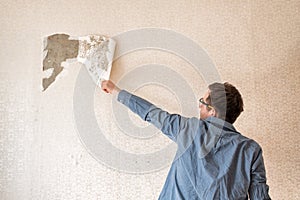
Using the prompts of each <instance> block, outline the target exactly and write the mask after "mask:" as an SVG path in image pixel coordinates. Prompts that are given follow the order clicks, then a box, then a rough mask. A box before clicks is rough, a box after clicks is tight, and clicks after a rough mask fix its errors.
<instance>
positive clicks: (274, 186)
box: [0, 0, 300, 200]
mask: <svg viewBox="0 0 300 200" xmlns="http://www.w3.org/2000/svg"><path fill="white" fill-rule="evenodd" d="M0 5H1V6H0V16H1V20H0V27H1V30H0V34H1V36H0V41H1V42H0V49H1V51H0V59H1V64H0V72H1V73H0V76H1V78H0V82H1V86H0V94H1V101H0V109H1V110H0V112H1V118H0V156H1V157H0V199H7V200H8V199H9V200H12V199H157V197H158V195H159V193H160V191H161V188H162V186H163V183H164V180H165V177H166V175H167V172H168V167H169V164H167V165H166V166H165V167H164V168H162V169H160V170H156V171H153V172H151V173H126V172H121V171H119V170H118V169H117V168H111V167H110V166H107V165H105V164H104V163H101V162H98V161H97V160H96V159H95V158H94V157H93V156H92V155H91V154H90V152H89V151H88V149H87V148H85V147H84V145H83V144H82V143H81V140H80V137H79V134H78V130H77V128H76V122H75V120H74V107H73V101H74V90H75V83H76V80H77V76H78V74H79V71H80V69H81V65H79V64H78V63H73V64H65V66H67V67H68V69H67V70H66V71H65V76H63V77H62V78H60V79H59V80H57V81H56V83H55V84H53V85H52V86H51V87H49V88H48V89H47V91H45V92H41V89H40V87H41V79H42V71H41V69H42V59H43V57H42V50H43V49H42V48H43V38H44V37H45V36H48V35H51V34H53V33H57V32H59V33H67V34H69V35H71V36H81V35H87V34H105V35H108V36H115V35H118V34H121V33H124V32H127V31H129V30H133V29H139V28H146V27H155V28H163V29H168V30H172V31H175V32H178V33H180V34H182V35H184V36H185V37H187V38H190V39H191V40H192V41H194V42H195V43H197V44H198V45H199V46H201V47H202V48H203V49H204V50H205V51H206V52H207V54H208V55H209V57H210V58H211V59H212V61H213V63H214V65H215V66H216V69H217V71H218V73H219V75H220V78H221V80H222V81H228V82H231V83H232V84H234V85H236V86H237V88H238V89H239V90H240V92H241V93H242V95H243V97H244V103H245V111H244V112H243V114H242V115H241V117H240V118H239V119H238V121H237V122H236V123H235V126H236V128H237V129H238V130H239V131H240V132H242V133H243V134H244V135H246V136H248V137H251V138H253V139H255V140H256V141H257V142H258V143H259V144H260V145H261V146H262V148H263V150H264V159H265V165H266V170H267V177H268V184H269V186H270V195H271V197H272V198H273V199H300V198H299V192H298V184H299V177H300V171H299V170H300V159H299V158H300V153H299V143H300V141H299V138H300V137H299V133H298V130H299V128H300V126H299V116H298V114H299V111H300V110H299V107H300V104H299V98H300V95H299V83H300V81H299V76H300V70H299V63H300V62H299V58H300V57H299V38H300V37H299V36H300V34H299V33H300V26H299V21H300V17H299V16H300V15H299V7H300V3H299V1H286V2H284V1H266V0H265V1H222V2H220V1H210V2H206V1H189V0H188V1H178V2H176V3H175V2H173V1H158V0H157V1H156V0H154V1H95V0H87V1H77V0H75V1H66V2H62V1H55V0H53V1H30V0H24V1H5V2H4V1H2V2H0ZM149 63H156V64H162V65H166V66H169V68H171V69H172V70H174V71H176V72H178V73H179V74H180V75H181V77H183V78H184V79H185V80H186V81H187V83H188V84H189V86H190V88H191V89H192V90H193V91H194V93H195V96H197V97H201V95H202V94H203V92H204V91H205V87H206V82H205V77H201V76H198V75H195V74H196V73H194V72H195V71H194V68H193V67H192V66H191V65H190V64H189V63H187V62H186V61H185V60H183V59H182V58H180V57H178V56H176V55H174V54H171V53H168V52H165V51H157V50H150V49H149V50H145V49H144V50H142V51H136V52H132V53H129V54H126V55H124V56H122V57H121V58H119V59H118V60H116V61H115V62H114V65H113V71H112V75H111V79H112V80H113V81H115V82H118V81H119V80H120V79H121V78H122V77H123V76H124V75H126V74H127V73H129V72H130V71H132V70H135V69H137V68H138V67H140V66H142V65H145V64H149ZM169 79H172V77H169ZM120 86H121V87H124V88H126V87H129V85H120ZM157 91H160V92H159V93H157ZM136 93H137V94H139V95H142V96H144V97H146V98H148V99H149V100H152V101H154V102H155V103H157V104H159V105H164V106H165V108H166V109H170V110H171V111H174V112H181V111H182V110H180V109H179V107H178V106H179V105H182V104H184V103H183V102H178V101H176V98H173V97H174V94H172V92H171V91H170V90H168V88H163V87H162V86H161V85H155V84H153V85H145V86H143V87H141V88H138V89H137V90H136ZM172 95H173V96H172ZM175 96H176V95H175ZM111 99H112V97H111V96H109V95H106V94H104V93H103V92H101V91H100V89H96V90H95V94H94V100H95V102H94V108H95V116H96V118H97V121H98V124H99V127H101V129H102V130H105V131H104V132H105V137H106V138H107V139H108V140H109V141H111V143H112V144H113V145H115V146H116V147H118V148H120V149H123V150H124V151H129V152H133V153H145V152H151V151H155V150H156V149H155V148H161V146H159V145H156V146H155V144H157V143H159V142H160V143H161V144H162V145H166V144H169V140H167V139H166V138H165V137H164V136H160V135H158V134H156V135H155V137H154V138H152V139H151V140H149V141H148V142H149V143H148V142H147V141H145V140H141V139H134V138H131V137H129V136H124V134H122V131H121V130H120V129H118V128H117V122H116V121H115V120H113V119H114V118H113V113H112V109H111V104H112V100H111ZM196 104H197V102H196V100H195V103H192V104H191V105H195V109H197V107H196ZM130 116H131V120H132V121H134V122H136V123H138V124H139V126H146V125H145V124H143V123H142V122H141V121H139V119H137V118H135V117H134V116H133V115H132V114H130ZM160 143H159V144H160ZM107 153H108V154H109V152H107ZM112 159H113V158H112Z"/></svg>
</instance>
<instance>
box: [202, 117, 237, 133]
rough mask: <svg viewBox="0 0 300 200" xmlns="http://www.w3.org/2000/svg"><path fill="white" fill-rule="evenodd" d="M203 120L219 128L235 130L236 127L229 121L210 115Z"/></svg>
mask: <svg viewBox="0 0 300 200" xmlns="http://www.w3.org/2000/svg"><path fill="white" fill-rule="evenodd" d="M204 121H206V122H208V123H211V124H213V125H215V126H217V127H219V128H221V129H223V130H226V131H233V132H237V131H236V129H235V128H234V126H233V125H232V124H231V123H229V122H226V121H225V120H223V119H220V118H217V117H213V116H210V117H208V118H206V119H205V120H204Z"/></svg>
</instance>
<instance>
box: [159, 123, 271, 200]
mask: <svg viewBox="0 0 300 200" xmlns="http://www.w3.org/2000/svg"><path fill="white" fill-rule="evenodd" d="M196 120H198V119H193V118H192V119H189V120H187V121H186V125H185V130H181V131H180V132H179V134H181V135H179V136H178V138H177V140H176V142H177V144H178V152H177V155H176V157H175V160H174V162H173V164H172V167H171V169H170V172H169V174H168V177H167V181H166V183H165V185H164V188H163V190H162V193H161V195H160V199H248V195H247V194H248V190H249V188H251V191H250V190H249V194H250V195H252V194H253V196H252V197H251V199H263V197H265V198H266V199H267V198H268V196H267V191H268V187H267V185H266V183H265V177H264V176H265V175H264V174H265V173H264V166H263V161H262V155H261V148H260V146H259V145H258V144H257V143H256V142H255V141H253V140H250V139H248V138H246V137H244V136H242V135H241V134H240V133H238V132H237V131H236V130H235V128H234V127H233V126H232V125H231V124H229V123H226V122H225V121H223V120H220V119H217V118H213V117H211V118H208V119H206V120H203V121H202V120H198V122H197V121H196ZM191 126H192V128H191ZM193 126H198V127H197V128H196V127H193ZM222 127H223V128H222ZM186 130H195V134H193V133H191V132H189V133H187V132H186ZM188 134H192V135H194V137H193V139H192V141H191V140H190V139H186V138H185V137H186V136H187V135H188ZM211 140H213V141H215V144H214V143H209V142H208V141H211ZM182 141H184V142H185V143H188V144H182ZM253 166H259V167H260V168H261V169H260V170H262V173H259V171H257V172H256V173H255V175H254V174H253V173H252V172H253V171H254V170H256V169H252V167H253ZM251 176H252V177H251ZM254 176H255V177H254ZM251 182H252V185H251V187H250V184H251ZM254 183H256V185H254Z"/></svg>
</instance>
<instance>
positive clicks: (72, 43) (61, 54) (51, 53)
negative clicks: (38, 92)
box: [42, 34, 79, 91]
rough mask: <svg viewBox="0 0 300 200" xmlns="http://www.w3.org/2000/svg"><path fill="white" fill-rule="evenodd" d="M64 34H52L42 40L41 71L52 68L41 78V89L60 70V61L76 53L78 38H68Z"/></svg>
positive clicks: (48, 84) (54, 77)
mask: <svg viewBox="0 0 300 200" xmlns="http://www.w3.org/2000/svg"><path fill="white" fill-rule="evenodd" d="M69 38H70V36H69V35H66V34H54V35H51V36H49V37H47V38H46V39H45V41H44V45H45V48H44V53H45V52H46V55H45V56H44V60H43V71H46V70H49V69H53V71H52V74H51V75H50V76H49V77H46V78H43V83H42V84H43V90H44V91H45V90H46V89H47V88H48V87H49V86H50V85H51V84H52V83H53V82H54V81H55V79H56V77H57V76H58V75H59V74H60V73H61V72H62V70H63V68H64V67H63V66H62V62H64V61H67V59H72V58H76V57H77V55H78V47H79V41H78V40H69Z"/></svg>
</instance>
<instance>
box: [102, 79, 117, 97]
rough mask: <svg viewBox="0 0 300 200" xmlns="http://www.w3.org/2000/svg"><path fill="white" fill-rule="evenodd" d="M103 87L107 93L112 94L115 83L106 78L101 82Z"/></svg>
mask: <svg viewBox="0 0 300 200" xmlns="http://www.w3.org/2000/svg"><path fill="white" fill-rule="evenodd" d="M101 89H102V90H103V91H104V92H106V93H110V94H112V93H113V91H114V89H115V84H114V83H113V82H112V81H110V80H104V81H102V82H101Z"/></svg>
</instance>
